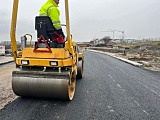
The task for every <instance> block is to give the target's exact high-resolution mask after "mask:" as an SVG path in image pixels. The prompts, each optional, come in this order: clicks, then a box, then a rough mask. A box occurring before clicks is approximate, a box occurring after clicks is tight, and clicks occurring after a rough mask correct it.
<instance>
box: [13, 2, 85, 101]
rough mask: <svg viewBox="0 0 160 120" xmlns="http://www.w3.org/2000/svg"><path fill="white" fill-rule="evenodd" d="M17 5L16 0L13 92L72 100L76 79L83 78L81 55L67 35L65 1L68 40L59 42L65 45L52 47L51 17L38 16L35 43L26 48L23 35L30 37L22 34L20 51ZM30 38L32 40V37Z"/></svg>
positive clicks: (20, 94)
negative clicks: (17, 33) (17, 42)
mask: <svg viewBox="0 0 160 120" xmlns="http://www.w3.org/2000/svg"><path fill="white" fill-rule="evenodd" d="M18 3H19V0H14V1H13V11H12V23H11V33H10V36H11V42H12V47H11V49H12V54H13V58H14V62H15V64H16V68H17V69H16V70H15V71H13V73H12V89H13V91H14V93H15V94H16V95H18V96H29V97H47V98H58V99H65V100H72V99H73V97H74V93H75V87H76V79H77V78H82V76H83V63H84V54H83V52H82V53H79V51H78V46H77V44H76V43H75V42H74V41H73V40H72V36H71V34H70V24H69V9H68V0H65V12H66V32H67V41H65V42H64V43H62V44H63V45H64V46H60V47H56V48H55V45H54V41H53V40H52V38H51V37H53V36H52V34H53V32H54V31H53V25H52V22H51V20H50V18H49V17H47V16H37V17H36V22H35V28H36V30H37V42H35V45H34V47H33V46H31V45H26V43H27V42H26V40H27V39H26V38H27V37H26V36H27V35H29V34H25V35H24V36H23V37H22V38H21V41H22V50H21V51H18V49H17V44H16V23H17V12H18ZM20 27H21V26H20ZM30 36H31V40H32V35H30ZM31 40H30V41H31ZM62 44H61V45H62Z"/></svg>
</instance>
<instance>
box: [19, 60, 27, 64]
mask: <svg viewBox="0 0 160 120" xmlns="http://www.w3.org/2000/svg"><path fill="white" fill-rule="evenodd" d="M21 63H22V65H28V64H29V60H22V61H21Z"/></svg>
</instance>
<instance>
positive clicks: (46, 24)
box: [35, 16, 56, 40]
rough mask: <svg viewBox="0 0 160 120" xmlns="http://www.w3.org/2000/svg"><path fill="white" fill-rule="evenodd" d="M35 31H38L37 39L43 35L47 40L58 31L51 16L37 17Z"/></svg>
mask: <svg viewBox="0 0 160 120" xmlns="http://www.w3.org/2000/svg"><path fill="white" fill-rule="evenodd" d="M35 29H36V30H37V38H39V37H40V36H41V35H43V37H44V38H45V39H46V40H47V39H49V37H50V35H51V34H53V32H54V31H55V30H56V29H55V28H54V26H53V24H52V21H51V19H50V17H49V16H36V18H35Z"/></svg>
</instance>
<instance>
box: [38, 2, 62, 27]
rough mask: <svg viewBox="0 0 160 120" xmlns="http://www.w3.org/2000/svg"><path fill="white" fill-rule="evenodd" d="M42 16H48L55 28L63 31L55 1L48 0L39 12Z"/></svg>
mask: <svg viewBox="0 0 160 120" xmlns="http://www.w3.org/2000/svg"><path fill="white" fill-rule="evenodd" d="M39 14H40V15H47V16H49V17H50V18H51V20H52V23H53V26H54V27H55V28H56V29H57V30H59V29H61V22H60V19H59V17H60V12H59V10H58V5H57V4H56V3H55V2H54V1H53V0H48V1H47V2H46V3H45V4H44V5H43V6H42V7H41V8H40V10H39Z"/></svg>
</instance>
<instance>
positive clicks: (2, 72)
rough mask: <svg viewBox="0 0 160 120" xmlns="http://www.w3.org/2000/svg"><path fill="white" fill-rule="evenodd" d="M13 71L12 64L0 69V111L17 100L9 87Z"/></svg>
mask: <svg viewBox="0 0 160 120" xmlns="http://www.w3.org/2000/svg"><path fill="white" fill-rule="evenodd" d="M14 69H15V65H13V64H11V66H5V67H1V69H0V109H2V108H3V107H4V106H5V105H7V104H8V103H10V102H12V101H13V100H14V99H16V98H17V96H16V95H15V94H14V93H13V91H12V87H11V80H12V71H13V70H14Z"/></svg>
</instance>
